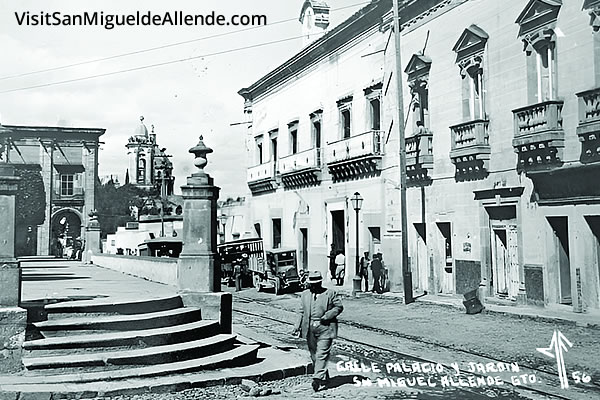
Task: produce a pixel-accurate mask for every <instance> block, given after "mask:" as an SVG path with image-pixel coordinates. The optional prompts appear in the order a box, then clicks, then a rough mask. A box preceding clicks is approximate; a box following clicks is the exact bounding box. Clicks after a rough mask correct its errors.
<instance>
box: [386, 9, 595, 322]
mask: <svg viewBox="0 0 600 400" xmlns="http://www.w3.org/2000/svg"><path fill="white" fill-rule="evenodd" d="M599 12H600V1H591V0H586V1H584V0H578V1H571V0H569V1H561V0H530V1H521V0H503V1H501V2H500V1H496V0H480V1H450V0H439V1H428V2H422V1H409V2H407V3H406V4H405V6H404V8H403V10H401V15H402V23H403V25H402V54H401V58H402V63H403V65H402V66H401V68H400V70H399V71H398V72H399V73H402V78H403V81H404V87H403V95H404V97H403V99H404V100H403V101H404V106H405V107H404V109H405V112H407V114H406V117H407V129H406V136H407V140H406V153H407V158H406V160H407V170H406V173H407V177H408V182H409V183H408V185H407V186H408V189H407V191H408V193H407V205H406V207H407V213H408V232H407V234H408V235H409V257H410V263H411V268H412V271H413V281H414V284H415V286H416V287H423V288H427V289H428V290H430V291H431V292H434V293H438V292H441V293H449V294H451V293H455V294H460V293H465V292H466V291H468V290H471V289H474V288H476V287H477V286H478V285H479V283H480V281H481V280H482V279H485V280H486V283H487V294H488V296H490V297H491V298H495V299H498V300H499V301H503V300H505V301H507V302H522V303H533V304H540V305H543V304H553V305H559V304H563V305H566V306H567V307H569V306H571V307H572V308H571V309H572V310H573V311H577V312H580V311H584V310H585V309H588V308H595V309H598V308H599V307H600V268H599V267H600V205H598V203H599V202H600V181H599V180H598V176H599V175H598V173H599V172H600V147H599V146H600V141H599V136H598V134H599V131H600V107H599V104H600V89H599V85H600V73H599V71H600V36H598V35H599V33H597V32H598V28H599V26H600V22H599V21H600V20H599V19H598V15H600V14H599ZM386 18H388V19H390V20H391V15H388V16H386ZM394 58H395V56H394V49H393V47H392V46H388V51H386V64H385V68H386V76H387V75H388V73H387V71H392V67H391V66H392V65H394ZM388 66H390V67H389V68H388ZM393 85H394V84H393V80H392V86H393ZM395 92H396V89H395V88H394V87H392V88H391V89H390V91H388V95H387V96H384V99H383V102H384V104H387V105H389V106H390V107H386V108H385V111H384V112H385V114H384V116H383V121H384V122H383V126H385V127H387V126H390V125H391V124H396V123H397V122H396V121H394V116H395V114H394V107H395V104H397V103H396V97H395V96H396V94H395Z"/></svg>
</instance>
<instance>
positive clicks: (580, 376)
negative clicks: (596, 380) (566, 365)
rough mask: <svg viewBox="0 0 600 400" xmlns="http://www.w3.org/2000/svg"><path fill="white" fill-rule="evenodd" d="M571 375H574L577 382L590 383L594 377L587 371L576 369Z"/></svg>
mask: <svg viewBox="0 0 600 400" xmlns="http://www.w3.org/2000/svg"><path fill="white" fill-rule="evenodd" d="M571 376H572V377H573V380H574V381H575V383H581V382H583V383H588V382H589V381H591V380H592V378H591V377H590V376H589V375H588V374H586V373H585V372H581V371H575V372H573V373H572V374H571Z"/></svg>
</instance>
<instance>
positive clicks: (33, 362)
mask: <svg viewBox="0 0 600 400" xmlns="http://www.w3.org/2000/svg"><path fill="white" fill-rule="evenodd" d="M235 338H236V337H235V335H228V334H219V335H216V336H211V337H208V338H205V339H200V340H194V341H191V342H183V343H176V344H169V345H163V346H154V347H147V348H143V349H135V350H121V351H111V352H102V353H90V354H75V355H73V354H69V355H61V356H57V355H54V356H46V357H24V358H23V364H24V365H25V367H26V368H27V369H28V370H33V369H48V368H71V367H84V366H98V365H141V364H144V365H153V364H160V363H172V362H177V361H183V360H189V359H192V358H202V357H206V356H209V355H213V354H215V353H219V352H223V351H227V350H230V349H232V348H233V345H234V342H235Z"/></svg>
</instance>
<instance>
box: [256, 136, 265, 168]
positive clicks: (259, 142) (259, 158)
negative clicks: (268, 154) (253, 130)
mask: <svg viewBox="0 0 600 400" xmlns="http://www.w3.org/2000/svg"><path fill="white" fill-rule="evenodd" d="M256 158H257V161H258V164H257V165H260V164H262V163H263V162H264V160H263V139H262V135H261V136H259V137H258V138H256Z"/></svg>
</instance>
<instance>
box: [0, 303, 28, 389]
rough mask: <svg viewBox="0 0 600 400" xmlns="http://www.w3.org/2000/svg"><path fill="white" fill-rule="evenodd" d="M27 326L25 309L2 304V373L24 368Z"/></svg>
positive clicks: (0, 367) (0, 337) (0, 334)
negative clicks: (24, 343)
mask: <svg viewBox="0 0 600 400" xmlns="http://www.w3.org/2000/svg"><path fill="white" fill-rule="evenodd" d="M26 327H27V311H26V310H25V309H23V308H19V307H1V306H0V373H2V374H4V373H13V372H19V371H21V370H22V369H23V363H22V362H21V356H22V353H23V348H22V346H23V342H24V341H25V328H26ZM0 397H1V396H0Z"/></svg>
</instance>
